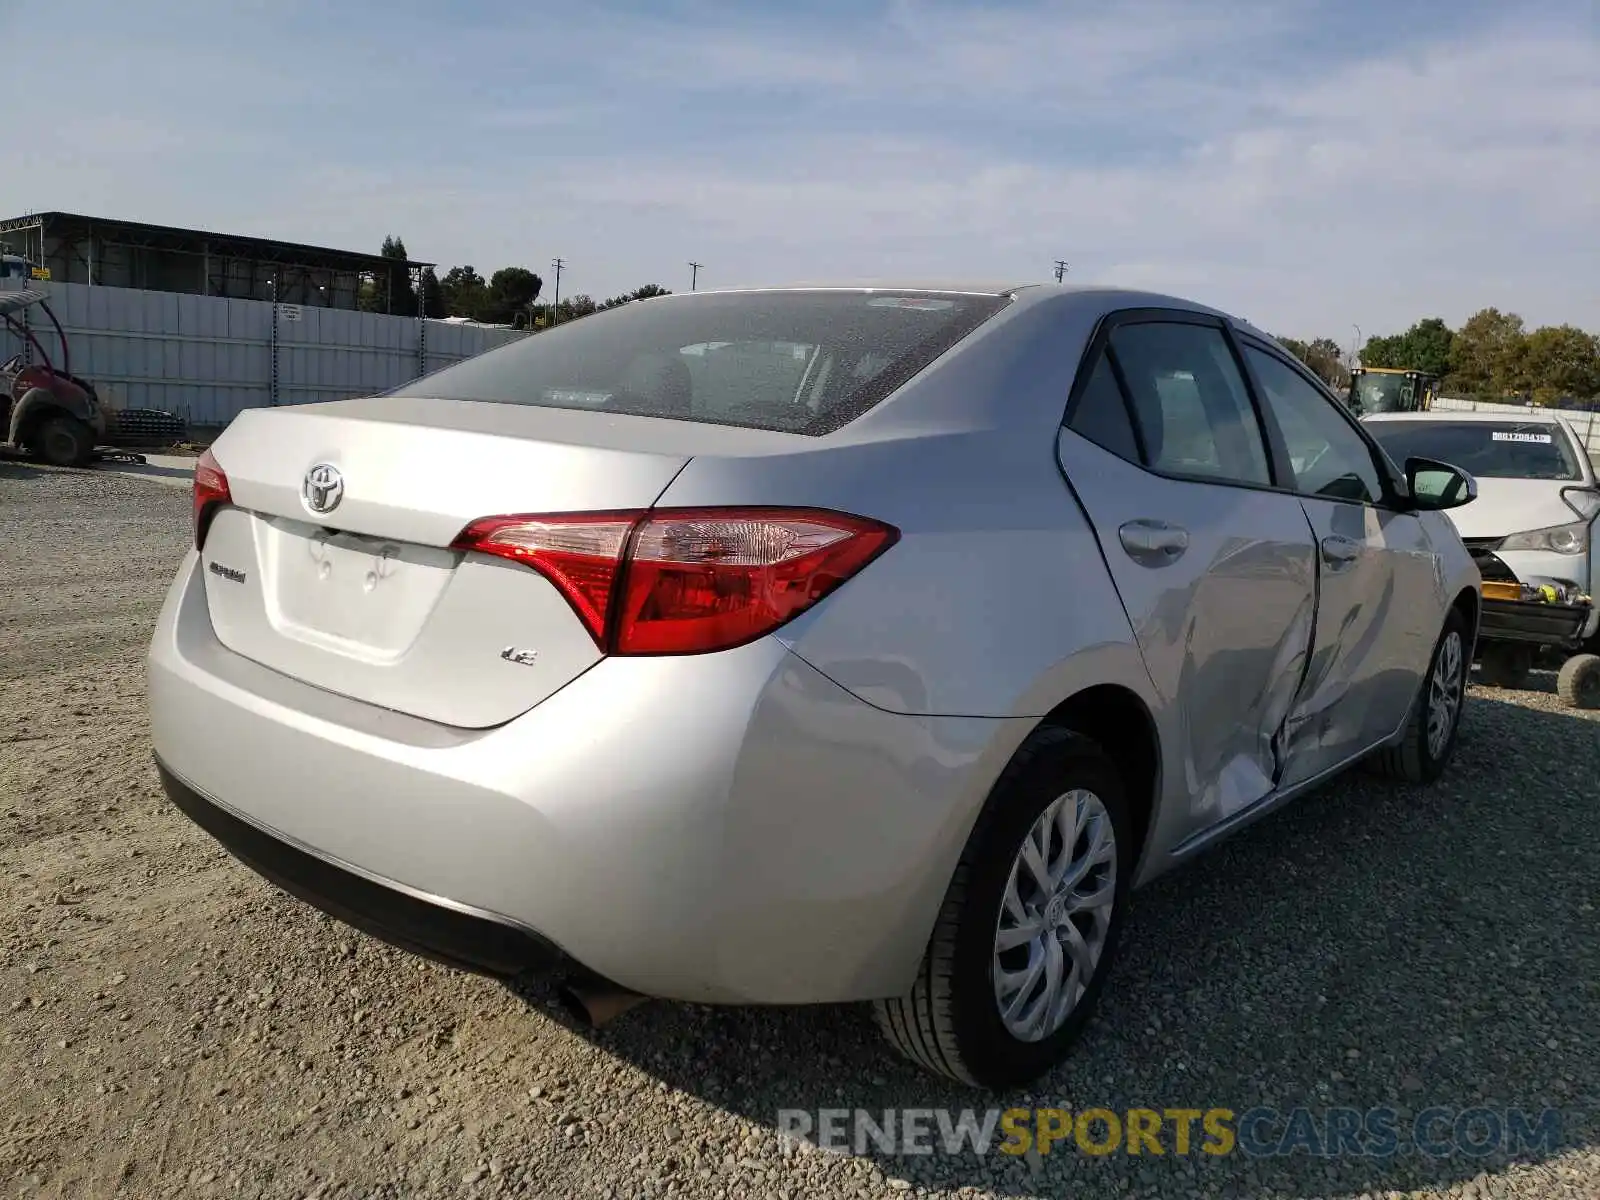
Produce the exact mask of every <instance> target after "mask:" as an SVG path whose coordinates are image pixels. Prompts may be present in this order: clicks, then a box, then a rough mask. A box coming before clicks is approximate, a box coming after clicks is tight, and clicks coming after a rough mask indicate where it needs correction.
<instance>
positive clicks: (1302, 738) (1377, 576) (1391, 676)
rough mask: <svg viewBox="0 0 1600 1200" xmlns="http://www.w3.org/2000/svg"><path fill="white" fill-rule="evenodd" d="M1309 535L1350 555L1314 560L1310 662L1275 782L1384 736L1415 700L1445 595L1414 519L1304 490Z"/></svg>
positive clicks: (1301, 775) (1291, 779)
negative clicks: (1338, 543)
mask: <svg viewBox="0 0 1600 1200" xmlns="http://www.w3.org/2000/svg"><path fill="white" fill-rule="evenodd" d="M1302 503H1303V505H1304V507H1305V511H1306V515H1307V517H1308V518H1309V519H1310V521H1311V523H1312V526H1313V528H1314V529H1315V531H1316V534H1317V538H1318V541H1319V543H1324V542H1326V541H1327V540H1328V539H1336V540H1342V541H1343V542H1345V543H1353V544H1354V545H1355V546H1356V547H1357V552H1356V554H1355V557H1354V558H1352V559H1350V560H1348V561H1337V560H1335V561H1328V560H1326V559H1323V560H1322V561H1321V562H1320V563H1319V569H1320V572H1321V578H1320V584H1319V592H1320V598H1319V602H1318V612H1317V630H1316V640H1315V643H1314V648H1313V650H1312V654H1311V664H1310V670H1309V671H1308V672H1307V673H1306V681H1305V685H1304V687H1303V688H1302V689H1301V693H1300V696H1299V697H1298V698H1297V699H1296V701H1295V705H1294V712H1293V714H1292V715H1291V717H1290V719H1289V724H1288V731H1287V739H1286V750H1287V753H1286V763H1285V770H1284V777H1283V784H1284V785H1285V786H1292V785H1294V784H1296V783H1300V782H1302V781H1303V780H1307V779H1310V778H1311V777H1313V776H1315V775H1318V774H1320V773H1322V772H1323V771H1326V770H1328V769H1330V768H1332V767H1335V766H1338V765H1339V764H1340V763H1341V762H1344V761H1346V760H1348V759H1349V758H1351V757H1352V756H1354V755H1357V754H1360V753H1361V752H1362V751H1364V750H1368V749H1371V748H1372V747H1373V746H1375V745H1378V744H1379V743H1381V742H1383V741H1385V740H1387V739H1388V738H1390V737H1392V736H1393V735H1394V734H1395V733H1396V732H1397V731H1398V730H1399V728H1400V727H1401V725H1402V724H1403V723H1404V722H1405V720H1406V716H1407V714H1408V713H1409V712H1410V710H1411V705H1412V702H1413V701H1414V700H1415V699H1416V695H1417V689H1418V686H1419V684H1420V680H1421V677H1422V673H1423V671H1424V670H1425V669H1426V667H1427V664H1428V660H1429V658H1430V656H1431V655H1432V653H1433V645H1434V641H1435V640H1436V639H1437V638H1438V636H1439V631H1440V629H1441V628H1442V627H1443V624H1444V614H1445V610H1446V608H1447V607H1448V605H1449V601H1450V599H1451V597H1450V596H1449V595H1447V594H1446V591H1445V577H1444V571H1443V565H1442V560H1441V558H1440V556H1439V555H1438V554H1437V553H1435V552H1434V550H1433V546H1432V543H1431V541H1430V539H1429V537H1428V535H1427V533H1426V531H1425V530H1424V529H1423V526H1422V523H1421V521H1419V520H1418V519H1417V518H1416V517H1415V516H1412V515H1410V514H1408V513H1397V512H1390V511H1386V510H1383V509H1380V508H1377V507H1375V506H1372V505H1363V504H1346V503H1341V502H1338V501H1333V500H1317V499H1305V500H1304V501H1303V502H1302Z"/></svg>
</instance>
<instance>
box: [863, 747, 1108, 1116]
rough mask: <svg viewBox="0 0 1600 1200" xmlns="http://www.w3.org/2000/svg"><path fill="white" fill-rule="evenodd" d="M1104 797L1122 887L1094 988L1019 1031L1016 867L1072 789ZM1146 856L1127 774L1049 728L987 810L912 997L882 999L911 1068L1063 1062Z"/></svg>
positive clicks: (881, 1017) (974, 1069) (1017, 1076)
mask: <svg viewBox="0 0 1600 1200" xmlns="http://www.w3.org/2000/svg"><path fill="white" fill-rule="evenodd" d="M1074 788H1084V789H1087V790H1089V791H1091V792H1093V793H1094V794H1095V795H1096V796H1097V797H1099V799H1100V801H1101V803H1102V805H1103V806H1104V808H1105V810H1106V813H1107V815H1108V816H1109V817H1110V819H1111V827H1112V830H1113V831H1114V834H1115V837H1116V853H1115V856H1114V857H1115V863H1116V881H1115V888H1114V892H1113V900H1112V904H1111V913H1110V917H1109V920H1108V922H1107V930H1106V934H1105V941H1104V942H1103V948H1102V950H1101V953H1100V957H1099V960H1098V961H1097V962H1096V964H1095V967H1094V969H1093V974H1092V975H1091V976H1090V980H1089V983H1088V986H1087V988H1086V989H1085V991H1084V993H1083V994H1082V996H1081V997H1080V998H1079V1000H1078V1002H1077V1004H1076V1006H1075V1007H1074V1008H1073V1009H1072V1010H1071V1011H1070V1013H1069V1015H1068V1016H1067V1018H1066V1020H1065V1022H1064V1023H1063V1024H1062V1025H1061V1026H1060V1027H1059V1028H1058V1029H1057V1030H1056V1032H1055V1033H1053V1034H1051V1035H1049V1036H1048V1037H1045V1038H1043V1039H1041V1040H1039V1041H1032V1042H1030V1041H1024V1040H1022V1039H1021V1038H1018V1037H1016V1036H1015V1035H1013V1034H1012V1033H1011V1032H1010V1031H1009V1030H1008V1029H1007V1028H1006V1026H1005V1024H1004V1023H1003V1021H1002V1020H1001V1015H1000V1011H999V1008H998V1005H997V1002H996V999H995V991H994V977H993V966H994V954H995V933H996V927H997V922H998V920H999V917H1000V906H1001V904H1002V901H1003V898H1004V895H1005V891H1006V886H1007V882H1008V880H1009V879H1010V875H1011V868H1012V864H1013V863H1014V862H1015V860H1016V857H1017V854H1018V852H1019V851H1020V849H1021V847H1022V843H1023V839H1024V837H1026V836H1027V835H1028V833H1029V831H1030V830H1031V828H1032V827H1033V824H1034V822H1035V820H1036V819H1037V818H1038V817H1039V816H1040V814H1042V813H1043V812H1044V811H1045V809H1046V808H1047V807H1048V806H1049V805H1050V804H1051V803H1052V802H1054V801H1055V800H1056V799H1057V798H1058V797H1060V796H1061V795H1063V793H1065V792H1067V791H1069V790H1071V789H1074ZM1136 858H1137V850H1136V847H1135V846H1134V831H1133V822H1132V821H1131V820H1130V819H1129V815H1128V807H1127V800H1126V797H1125V795H1124V791H1123V784H1122V779H1121V776H1120V775H1119V774H1118V772H1117V770H1116V767H1115V766H1114V765H1113V764H1112V762H1111V760H1110V759H1108V758H1107V757H1106V755H1105V754H1104V752H1102V751H1101V750H1100V748H1099V747H1098V746H1097V745H1095V743H1094V742H1092V741H1090V740H1089V739H1088V738H1086V737H1084V736H1082V735H1081V734H1077V733H1073V732H1071V731H1069V730H1065V729H1052V728H1047V729H1041V730H1039V731H1037V732H1036V733H1034V735H1033V736H1032V737H1030V738H1029V739H1028V741H1027V742H1025V743H1024V744H1023V745H1022V747H1021V748H1020V749H1019V750H1018V751H1017V753H1016V755H1015V756H1014V757H1013V758H1012V760H1011V762H1010V764H1009V765H1008V766H1007V767H1006V769H1005V772H1004V773H1003V774H1002V775H1001V777H1000V780H999V781H998V782H997V783H996V784H995V787H994V790H993V792H992V793H991V794H990V796H989V799H988V802H987V803H986V804H985V805H984V809H983V812H982V814H981V815H980V816H979V818H978V821H977V824H976V826H975V827H974V829H973V831H972V835H971V837H970V838H969V839H968V841H967V847H966V849H965V851H964V852H963V853H962V855H961V861H960V862H959V864H958V865H957V867H956V871H955V876H954V878H953V879H952V880H951V882H950V887H949V890H948V891H947V892H946V894H945V900H944V905H943V907H941V908H940V910H939V917H938V921H937V922H936V923H935V925H934V930H933V936H932V938H931V939H930V940H929V943H928V949H927V952H926V953H925V955H924V956H923V961H922V965H921V967H920V968H919V969H918V973H917V978H916V982H915V983H914V984H913V986H912V989H911V993H910V994H909V995H907V996H903V997H899V998H896V999H892V1000H879V1001H876V1002H874V1005H873V1008H874V1016H875V1017H876V1019H877V1023H878V1026H879V1028H880V1029H882V1031H883V1033H884V1036H885V1037H886V1038H887V1039H888V1040H889V1042H890V1043H891V1044H892V1045H893V1046H894V1047H895V1049H897V1050H899V1051H900V1053H901V1054H903V1055H905V1056H906V1057H907V1058H909V1059H910V1060H911V1061H912V1062H915V1063H917V1064H919V1065H920V1066H922V1067H925V1068H927V1069H928V1070H930V1071H933V1072H935V1073H937V1074H940V1075H944V1076H947V1077H949V1078H951V1079H954V1080H957V1081H959V1082H962V1083H968V1084H974V1085H977V1086H979V1087H986V1088H995V1089H1003V1088H1007V1087H1013V1086H1016V1085H1018V1084H1021V1083H1025V1082H1027V1081H1028V1080H1030V1079H1035V1078H1037V1077H1038V1076H1040V1075H1042V1074H1044V1073H1045V1072H1047V1071H1048V1070H1050V1068H1052V1067H1054V1066H1055V1065H1056V1064H1057V1063H1059V1062H1061V1061H1062V1060H1063V1059H1064V1058H1065V1057H1066V1056H1067V1053H1068V1051H1069V1050H1070V1049H1071V1046H1072V1043H1073V1041H1074V1040H1075V1039H1076V1038H1077V1036H1078V1035H1079V1033H1080V1032H1081V1031H1082V1029H1083V1026H1084V1024H1085V1023H1086V1022H1087V1021H1088V1020H1089V1018H1090V1016H1091V1015H1092V1014H1093V1012H1094V1008H1095V1004H1096V1002H1097V1001H1098V999H1099V996H1100V992H1101V990H1102V988H1103V987H1104V986H1105V980H1106V975H1107V973H1108V972H1109V971H1110V969H1111V964H1112V961H1113V959H1114V958H1115V956H1116V948H1117V940H1118V936H1119V934H1120V932H1121V928H1122V924H1123V921H1124V918H1125V916H1126V912H1127V903H1128V884H1129V880H1130V877H1131V875H1132V873H1133V867H1134V863H1135V860H1136Z"/></svg>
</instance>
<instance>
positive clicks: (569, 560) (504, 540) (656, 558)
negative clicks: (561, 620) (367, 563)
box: [454, 508, 900, 655]
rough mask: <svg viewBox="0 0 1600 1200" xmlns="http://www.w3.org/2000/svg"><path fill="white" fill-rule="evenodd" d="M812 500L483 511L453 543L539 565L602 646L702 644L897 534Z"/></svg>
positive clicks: (818, 589)
mask: <svg viewBox="0 0 1600 1200" xmlns="http://www.w3.org/2000/svg"><path fill="white" fill-rule="evenodd" d="M899 536H900V535H899V532H898V531H897V530H895V529H894V528H892V527H890V526H888V525H884V524H882V523H881V522H878V521H872V520H868V519H866V518H864V517H854V516H849V515H846V514H844V513H836V512H828V511H825V510H820V509H776V508H737V509H734V508H706V509H654V510H651V511H648V512H632V513H587V514H579V515H574V516H550V517H543V516H507V517H486V518H484V519H482V520H479V521H474V522H472V524H470V525H468V526H467V527H466V529H464V530H462V532H461V535H460V536H459V537H458V538H457V539H456V541H455V543H454V548H455V549H457V550H462V551H476V552H478V553H482V554H493V555H496V556H498V557H500V558H504V559H508V560H510V561H512V562H518V563H522V564H524V565H526V566H529V567H532V568H533V569H534V570H536V571H539V572H540V573H541V574H543V575H544V576H545V577H546V578H548V579H549V580H550V581H551V583H552V584H554V585H555V586H556V587H557V588H558V589H559V590H560V591H561V593H562V595H564V596H565V597H566V599H567V602H568V603H569V604H571V605H572V608H573V610H574V611H575V612H576V613H577V614H578V617H579V619H581V620H582V621H583V623H584V626H585V627H586V628H587V629H588V630H589V633H590V634H591V635H592V636H593V637H594V640H595V644H596V645H598V646H599V647H600V648H601V649H602V650H605V651H606V652H607V653H610V654H620V655H642V654H703V653H707V652H710V651H714V650H728V649H731V648H733V647H735V646H740V645H743V644H745V643H746V642H752V641H754V640H756V639H757V638H759V637H763V636H765V635H766V634H768V633H771V632H772V631H773V630H775V629H777V628H779V627H780V626H782V625H784V624H786V623H787V622H789V621H791V620H793V619H794V618H795V617H797V616H799V615H800V614H801V613H803V612H804V611H805V610H806V609H808V608H810V607H811V606H812V605H814V604H816V603H817V602H818V601H819V600H821V599H822V598H823V597H824V596H826V595H828V593H830V592H832V591H833V590H834V589H836V588H837V587H839V585H840V584H842V583H844V582H845V581H846V580H847V579H849V578H850V577H851V576H853V575H855V574H856V573H857V572H858V571H860V570H861V569H862V568H863V567H865V566H866V565H867V564H868V563H870V562H871V561H872V560H873V559H875V558H876V557H878V555H880V554H882V553H883V552H884V551H885V550H887V549H888V548H889V547H890V546H892V545H893V544H894V543H895V541H896V540H897V539H898V538H899Z"/></svg>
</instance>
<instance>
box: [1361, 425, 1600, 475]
mask: <svg viewBox="0 0 1600 1200" xmlns="http://www.w3.org/2000/svg"><path fill="white" fill-rule="evenodd" d="M1366 428H1367V430H1368V431H1369V432H1370V433H1371V434H1372V435H1373V436H1374V437H1375V438H1377V439H1378V443H1379V445H1381V446H1382V447H1383V448H1384V450H1385V451H1386V452H1387V453H1388V455H1389V457H1390V458H1392V459H1394V461H1395V463H1396V464H1398V465H1400V466H1404V465H1405V461H1406V459H1408V458H1436V459H1438V460H1439V461H1440V462H1447V463H1449V464H1450V465H1451V466H1453V467H1460V468H1461V469H1462V470H1463V471H1466V472H1468V473H1469V474H1472V475H1477V476H1481V477H1482V478H1484V479H1582V478H1583V470H1582V468H1581V466H1580V464H1579V462H1578V457H1577V453H1576V451H1575V450H1574V449H1573V447H1572V444H1571V440H1570V439H1569V438H1568V437H1567V435H1566V432H1565V431H1564V430H1563V429H1562V428H1561V426H1559V425H1553V424H1551V423H1550V422H1548V421H1506V422H1503V423H1502V422H1499V421H1461V422H1459V423H1449V422H1444V421H1372V422H1369V423H1368V424H1367V426H1366Z"/></svg>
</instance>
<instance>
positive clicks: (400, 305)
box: [357, 234, 417, 317]
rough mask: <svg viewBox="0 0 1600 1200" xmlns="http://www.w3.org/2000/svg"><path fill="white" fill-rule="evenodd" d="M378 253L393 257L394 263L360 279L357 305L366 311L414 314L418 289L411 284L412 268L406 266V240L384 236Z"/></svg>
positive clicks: (403, 315) (407, 315) (411, 315)
mask: <svg viewBox="0 0 1600 1200" xmlns="http://www.w3.org/2000/svg"><path fill="white" fill-rule="evenodd" d="M378 254H379V256H380V257H382V258H387V259H391V260H393V262H394V264H395V265H393V266H391V267H389V268H388V269H387V270H382V271H376V272H373V273H372V274H369V275H367V276H366V277H365V278H363V279H362V281H361V292H360V296H359V299H358V300H357V304H358V306H359V307H360V308H361V309H362V310H363V311H365V312H378V313H393V314H394V315H396V316H401V317H414V316H416V315H417V293H416V289H414V288H413V287H412V286H411V272H410V270H409V269H408V268H407V267H406V266H405V262H406V259H407V257H408V255H407V254H406V244H405V242H403V241H402V240H401V239H399V238H397V237H395V236H394V235H392V234H391V235H389V236H388V237H385V238H384V239H383V249H381V250H379V251H378Z"/></svg>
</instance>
